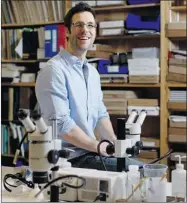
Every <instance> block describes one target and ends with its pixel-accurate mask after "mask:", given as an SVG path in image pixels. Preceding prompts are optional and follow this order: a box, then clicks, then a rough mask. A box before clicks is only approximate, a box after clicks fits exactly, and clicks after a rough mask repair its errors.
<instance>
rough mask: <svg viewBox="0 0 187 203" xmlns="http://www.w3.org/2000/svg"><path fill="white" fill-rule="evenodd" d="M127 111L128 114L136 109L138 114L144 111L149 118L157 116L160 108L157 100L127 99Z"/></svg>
mask: <svg viewBox="0 0 187 203" xmlns="http://www.w3.org/2000/svg"><path fill="white" fill-rule="evenodd" d="M127 109H128V114H130V113H131V112H132V111H133V110H134V109H136V110H137V111H138V112H141V111H142V110H146V112H147V115H150V116H158V115H159V109H160V108H159V101H158V99H129V100H128V107H127Z"/></svg>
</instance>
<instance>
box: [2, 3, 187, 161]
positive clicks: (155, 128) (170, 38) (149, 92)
mask: <svg viewBox="0 0 187 203" xmlns="http://www.w3.org/2000/svg"><path fill="white" fill-rule="evenodd" d="M51 2H53V1H51ZM52 5H53V4H52ZM40 6H41V5H40ZM71 6H72V2H71V1H65V2H64V5H63V9H65V12H64V13H66V12H67V11H68V10H69V9H70V8H71ZM94 9H95V11H96V19H97V21H98V22H99V21H107V20H119V19H123V20H125V19H126V17H127V15H128V13H129V12H132V13H136V14H137V13H138V14H139V13H145V14H147V15H148V14H149V13H151V12H152V13H154V12H160V19H161V22H160V34H158V33H156V34H149V35H148V34H144V35H136V36H131V35H116V36H97V38H96V41H95V42H96V43H101V44H108V45H111V46H112V47H114V49H115V50H116V51H117V52H118V53H119V52H130V51H132V48H135V47H157V48H159V49H160V78H159V83H156V84H147V83H139V84H136V83H133V84H131V83H124V84H121V83H116V84H112V83H111V84H102V89H103V91H105V90H109V89H110V90H122V91H129V90H131V91H135V92H139V91H140V92H141V93H142V95H141V99H145V98H149V99H158V101H159V105H160V106H159V107H160V111H159V116H148V117H147V118H146V120H145V123H144V124H143V127H142V128H143V129H142V132H143V135H145V137H151V139H153V140H154V139H155V138H157V139H159V145H158V142H157V145H156V148H157V151H158V152H159V156H163V155H164V154H166V152H167V151H168V150H169V148H172V147H173V146H170V145H169V143H168V118H169V115H170V109H169V108H168V107H169V104H168V96H169V91H170V90H171V89H184V90H186V84H185V83H180V82H178V83H176V82H174V83H171V82H167V80H166V78H167V73H168V51H169V50H170V49H171V46H176V45H177V44H178V45H179V46H180V45H181V47H182V48H184V43H183V42H184V41H182V40H185V35H184V31H182V33H180V34H179V35H175V33H174V32H168V30H167V29H166V28H167V24H168V23H169V22H170V19H169V15H168V12H171V13H172V15H178V14H174V13H180V14H181V13H182V14H181V18H182V19H184V17H183V16H184V14H185V12H186V10H185V6H180V5H179V6H172V4H171V2H169V1H161V2H160V3H152V4H142V5H126V4H125V3H123V4H121V5H111V6H96V7H94ZM3 15H4V20H6V19H5V16H6V10H4V12H3ZM26 15H27V14H26ZM49 15H52V14H49ZM44 16H45V18H42V17H41V16H40V18H38V19H40V20H38V19H37V18H35V19H36V20H35V21H33V22H31V23H23V21H22V20H21V21H19V20H18V21H17V22H16V23H14V24H10V23H8V24H2V26H1V27H2V29H7V28H13V29H14V28H17V27H24V26H28V27H29V26H30V27H33V26H34V27H35V26H43V25H46V24H56V23H59V22H60V23H62V21H63V19H62V18H61V19H60V21H59V20H57V21H54V19H53V18H51V17H50V18H49V19H50V22H46V21H47V20H46V19H48V18H47V17H46V15H44ZM49 19H48V20H49ZM24 22H25V21H24ZM27 22H28V21H27ZM7 62H8V63H17V62H20V63H22V60H21V59H19V60H16V61H15V60H14V59H11V60H6V59H3V60H2V63H7ZM24 63H30V64H32V63H33V64H34V63H38V60H34V61H33V60H32V61H26V62H25V61H24ZM31 66H32V65H31ZM2 86H9V87H10V86H11V87H23V86H26V87H33V88H34V86H35V83H14V84H10V83H2ZM116 118H117V116H115V115H113V116H111V119H112V121H113V125H114V128H115V126H116ZM162 163H166V164H167V159H164V160H162Z"/></svg>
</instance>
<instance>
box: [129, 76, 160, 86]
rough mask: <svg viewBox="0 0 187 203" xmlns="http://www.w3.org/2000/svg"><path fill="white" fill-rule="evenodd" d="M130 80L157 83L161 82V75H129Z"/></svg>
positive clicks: (131, 81) (132, 81)
mask: <svg viewBox="0 0 187 203" xmlns="http://www.w3.org/2000/svg"><path fill="white" fill-rule="evenodd" d="M129 82H130V83H144V84H145V83H150V84H155V83H159V76H158V75H141V76H134V75H133V76H130V75H129Z"/></svg>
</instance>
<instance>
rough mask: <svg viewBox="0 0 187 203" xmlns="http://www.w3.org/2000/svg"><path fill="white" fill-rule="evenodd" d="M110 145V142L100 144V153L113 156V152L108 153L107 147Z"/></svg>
mask: <svg viewBox="0 0 187 203" xmlns="http://www.w3.org/2000/svg"><path fill="white" fill-rule="evenodd" d="M108 145H109V143H108V142H103V143H101V145H100V155H102V156H106V157H109V156H112V155H111V154H107V153H106V148H107V146H108Z"/></svg>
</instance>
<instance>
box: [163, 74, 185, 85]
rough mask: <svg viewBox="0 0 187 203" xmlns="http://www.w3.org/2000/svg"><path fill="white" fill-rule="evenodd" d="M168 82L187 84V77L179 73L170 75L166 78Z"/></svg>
mask: <svg viewBox="0 0 187 203" xmlns="http://www.w3.org/2000/svg"><path fill="white" fill-rule="evenodd" d="M166 80H167V81H168V82H170V81H172V82H180V83H186V82H187V77H186V75H184V74H178V73H171V72H170V73H168V74H167V76H166Z"/></svg>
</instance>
